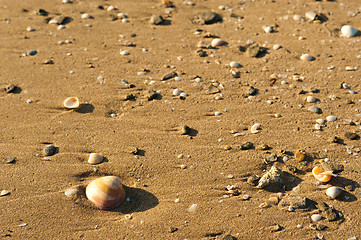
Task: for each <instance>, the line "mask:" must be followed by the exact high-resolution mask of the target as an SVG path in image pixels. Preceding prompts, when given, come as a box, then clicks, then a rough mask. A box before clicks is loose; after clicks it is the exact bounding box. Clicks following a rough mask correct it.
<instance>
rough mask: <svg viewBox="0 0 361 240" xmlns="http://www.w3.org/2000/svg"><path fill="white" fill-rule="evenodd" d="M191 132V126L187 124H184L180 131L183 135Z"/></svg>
mask: <svg viewBox="0 0 361 240" xmlns="http://www.w3.org/2000/svg"><path fill="white" fill-rule="evenodd" d="M190 132H191V128H190V127H188V126H187V125H182V126H181V127H180V133H181V135H189V133H190Z"/></svg>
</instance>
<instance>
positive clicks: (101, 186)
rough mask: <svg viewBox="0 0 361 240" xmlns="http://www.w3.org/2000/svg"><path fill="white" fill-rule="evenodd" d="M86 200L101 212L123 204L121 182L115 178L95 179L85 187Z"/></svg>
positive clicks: (123, 192) (123, 193) (123, 195)
mask: <svg viewBox="0 0 361 240" xmlns="http://www.w3.org/2000/svg"><path fill="white" fill-rule="evenodd" d="M85 193H86V196H87V198H88V199H89V200H90V201H91V202H93V203H94V204H95V206H96V207H97V208H99V209H101V210H110V209H113V208H116V207H118V206H119V205H120V204H122V203H123V202H124V199H125V191H124V188H123V185H122V180H121V179H120V178H119V177H116V176H106V177H101V178H97V179H95V180H94V181H92V182H91V183H89V184H88V186H87V187H86V191H85Z"/></svg>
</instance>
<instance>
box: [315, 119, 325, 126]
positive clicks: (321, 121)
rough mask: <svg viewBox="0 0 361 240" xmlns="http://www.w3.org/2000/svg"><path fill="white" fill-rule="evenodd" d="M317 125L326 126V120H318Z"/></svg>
mask: <svg viewBox="0 0 361 240" xmlns="http://www.w3.org/2000/svg"><path fill="white" fill-rule="evenodd" d="M316 123H318V124H320V125H325V123H326V121H325V120H324V119H320V118H319V119H317V120H316Z"/></svg>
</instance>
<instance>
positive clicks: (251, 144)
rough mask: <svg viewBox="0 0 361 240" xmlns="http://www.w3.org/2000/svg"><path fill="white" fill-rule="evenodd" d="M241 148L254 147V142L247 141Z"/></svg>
mask: <svg viewBox="0 0 361 240" xmlns="http://www.w3.org/2000/svg"><path fill="white" fill-rule="evenodd" d="M240 148H241V150H249V149H253V148H254V146H253V143H251V142H246V143H243V144H241V146H240Z"/></svg>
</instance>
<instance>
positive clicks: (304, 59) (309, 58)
mask: <svg viewBox="0 0 361 240" xmlns="http://www.w3.org/2000/svg"><path fill="white" fill-rule="evenodd" d="M300 59H301V60H302V61H314V60H315V59H316V58H315V57H313V56H311V55H310V54H303V55H302V56H301V57H300Z"/></svg>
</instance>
